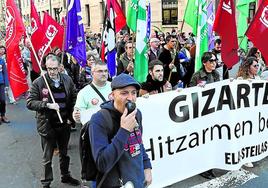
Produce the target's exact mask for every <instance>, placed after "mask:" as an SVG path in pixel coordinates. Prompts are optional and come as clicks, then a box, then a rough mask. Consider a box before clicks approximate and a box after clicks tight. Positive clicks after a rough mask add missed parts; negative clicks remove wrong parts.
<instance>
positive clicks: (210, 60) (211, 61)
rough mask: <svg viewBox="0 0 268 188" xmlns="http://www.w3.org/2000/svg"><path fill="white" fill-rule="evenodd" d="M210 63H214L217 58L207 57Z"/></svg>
mask: <svg viewBox="0 0 268 188" xmlns="http://www.w3.org/2000/svg"><path fill="white" fill-rule="evenodd" d="M208 61H209V62H210V63H216V61H217V59H209V60H208Z"/></svg>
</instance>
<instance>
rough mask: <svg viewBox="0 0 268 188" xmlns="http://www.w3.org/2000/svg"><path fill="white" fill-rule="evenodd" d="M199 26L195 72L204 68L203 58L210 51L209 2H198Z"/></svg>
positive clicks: (203, 0) (201, 0)
mask: <svg viewBox="0 0 268 188" xmlns="http://www.w3.org/2000/svg"><path fill="white" fill-rule="evenodd" d="M198 2H199V4H198V24H197V36H196V37H197V38H196V55H195V71H199V70H200V69H201V68H202V62H201V57H202V55H203V53H204V52H207V51H208V24H207V0H199V1H198Z"/></svg>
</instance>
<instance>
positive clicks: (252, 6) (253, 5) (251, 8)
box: [248, 2, 256, 24]
mask: <svg viewBox="0 0 268 188" xmlns="http://www.w3.org/2000/svg"><path fill="white" fill-rule="evenodd" d="M255 10H256V2H251V3H249V10H248V11H249V16H248V23H249V24H250V23H251V21H252V20H253V18H254V16H255V13H256V12H255Z"/></svg>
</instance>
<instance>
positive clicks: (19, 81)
mask: <svg viewBox="0 0 268 188" xmlns="http://www.w3.org/2000/svg"><path fill="white" fill-rule="evenodd" d="M6 6H7V9H6V25H7V27H6V48H7V71H8V77H9V82H10V87H11V89H12V92H13V95H14V97H18V96H20V95H21V94H23V93H24V92H26V91H27V90H28V84H27V79H26V74H25V70H24V68H23V62H22V58H21V54H20V49H19V42H20V39H21V38H22V35H23V33H24V32H25V28H24V25H23V22H22V19H21V17H20V13H19V11H18V9H17V7H16V5H15V3H14V1H13V0H7V2H6Z"/></svg>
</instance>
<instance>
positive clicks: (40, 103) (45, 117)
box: [27, 74, 76, 137]
mask: <svg viewBox="0 0 268 188" xmlns="http://www.w3.org/2000/svg"><path fill="white" fill-rule="evenodd" d="M59 75H60V81H61V82H62V83H63V85H64V88H65V93H66V107H67V110H66V111H67V113H68V114H67V117H68V119H69V120H71V121H73V119H72V112H73V107H74V105H75V101H76V89H75V86H74V83H73V81H72V79H71V78H70V77H69V76H68V75H65V74H59ZM45 76H46V78H47V81H48V84H49V85H50V84H52V80H51V79H50V78H49V77H48V75H47V74H45ZM47 103H52V100H51V98H50V96H49V93H48V90H47V86H46V84H45V81H44V78H43V77H42V76H40V77H38V78H37V79H36V80H35V81H34V82H33V85H32V87H31V90H30V95H29V97H28V98H27V108H28V109H29V110H33V111H36V120H37V131H38V133H39V134H40V135H41V136H45V137H53V136H54V135H53V128H52V125H51V123H50V122H53V120H51V119H49V114H50V113H51V109H49V108H47ZM55 113H56V112H55ZM63 122H64V123H66V122H67V119H63Z"/></svg>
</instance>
